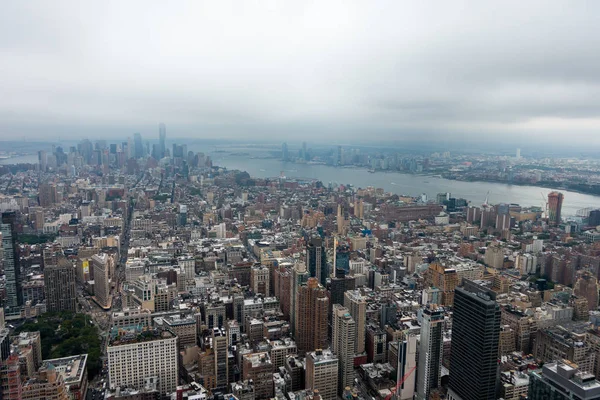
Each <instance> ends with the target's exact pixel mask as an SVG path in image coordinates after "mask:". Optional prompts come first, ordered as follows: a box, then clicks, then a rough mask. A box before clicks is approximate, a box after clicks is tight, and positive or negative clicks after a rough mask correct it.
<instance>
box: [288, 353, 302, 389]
mask: <svg viewBox="0 0 600 400" xmlns="http://www.w3.org/2000/svg"><path fill="white" fill-rule="evenodd" d="M284 367H285V371H286V373H287V374H288V375H289V381H291V382H290V383H289V385H288V388H289V389H288V392H296V391H298V390H301V389H304V388H305V387H306V384H305V380H306V379H305V378H306V361H305V359H304V358H301V357H298V356H297V355H291V356H287V357H286V359H285V365H284Z"/></svg>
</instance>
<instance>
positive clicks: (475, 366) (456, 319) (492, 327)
mask: <svg viewBox="0 0 600 400" xmlns="http://www.w3.org/2000/svg"><path fill="white" fill-rule="evenodd" d="M499 338H500V306H498V303H496V301H495V294H494V292H492V291H491V290H489V289H488V288H486V287H483V286H481V285H479V284H477V283H475V282H473V281H469V280H466V279H465V280H464V285H463V287H458V288H456V290H455V293H454V309H453V314H452V355H451V357H450V382H449V390H448V398H449V399H451V400H458V399H462V400H494V399H496V398H497V397H496V382H497V376H498V341H499Z"/></svg>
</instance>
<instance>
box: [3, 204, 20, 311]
mask: <svg viewBox="0 0 600 400" xmlns="http://www.w3.org/2000/svg"><path fill="white" fill-rule="evenodd" d="M16 218H17V215H16V213H15V212H4V213H2V223H0V232H1V233H2V249H3V251H4V275H5V279H6V284H5V287H6V303H5V306H7V307H8V308H10V309H15V308H18V307H20V306H21V305H23V292H22V290H21V263H20V260H19V252H18V248H17V234H16V232H15V223H16Z"/></svg>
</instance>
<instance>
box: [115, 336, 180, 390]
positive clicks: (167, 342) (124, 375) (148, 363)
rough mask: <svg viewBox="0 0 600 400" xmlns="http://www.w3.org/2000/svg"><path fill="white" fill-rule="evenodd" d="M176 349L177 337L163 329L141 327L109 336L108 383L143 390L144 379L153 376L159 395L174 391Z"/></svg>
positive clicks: (176, 372)
mask: <svg viewBox="0 0 600 400" xmlns="http://www.w3.org/2000/svg"><path fill="white" fill-rule="evenodd" d="M177 350H178V346H177V337H176V336H175V335H173V334H172V333H171V332H169V331H166V330H140V331H136V332H127V333H121V334H120V335H119V336H116V337H113V338H111V339H110V341H109V344H108V347H107V353H108V379H109V386H110V387H111V388H117V387H128V388H133V389H142V388H143V387H144V380H145V379H146V378H151V377H156V378H158V387H159V391H160V392H161V393H162V394H166V393H172V392H174V391H175V390H176V389H177V383H178V379H179V363H178V354H179V353H178V351H177Z"/></svg>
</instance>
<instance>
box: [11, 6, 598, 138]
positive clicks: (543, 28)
mask: <svg viewBox="0 0 600 400" xmlns="http://www.w3.org/2000/svg"><path fill="white" fill-rule="evenodd" d="M599 15H600V2H593V1H588V2H583V1H581V2H577V1H576V2H572V1H564V2H554V1H539V2H537V1H525V2H523V1H515V2H510V1H508V2H507V1H496V2H492V1H471V2H459V1H428V2H422V1H415V2H405V1H397V0H394V1H389V2H388V1H361V2H352V1H348V0H345V1H339V2H338V1H314V2H310V1H289V2H284V1H267V0H261V1H256V2H251V1H243V2H242V1H239V2H228V1H223V0H218V1H210V2H208V1H207V2H203V1H199V0H196V1H189V2H184V1H168V2H167V1H148V0H145V1H129V0H127V1H96V2H91V1H18V0H6V1H2V2H0V138H2V139H15V138H28V139H44V138H51V139H55V138H56V137H60V138H62V139H73V138H79V137H82V138H83V137H87V138H90V139H96V138H98V137H100V136H101V137H103V138H124V137H126V136H128V135H131V134H132V133H133V132H142V134H143V135H144V137H145V138H154V137H157V136H158V123H159V122H161V121H162V122H165V123H166V124H167V135H168V137H171V138H173V137H197V138H205V137H220V136H222V137H228V138H248V139H250V138H253V137H259V138H273V139H274V140H280V139H281V140H294V139H296V140H302V139H306V140H329V141H340V140H344V141H350V140H352V139H374V140H394V139H397V140H402V139H403V138H413V139H414V138H415V137H417V138H423V139H428V138H429V139H431V138H438V137H444V138H447V139H456V140H485V139H486V138H487V139H491V140H528V139H529V140H545V141H546V142H555V141H558V140H560V139H561V138H566V140H567V141H568V143H570V144H578V143H581V144H587V143H590V142H594V143H598V144H600V51H599V49H600V23H599V20H598V16H599Z"/></svg>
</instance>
